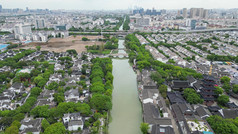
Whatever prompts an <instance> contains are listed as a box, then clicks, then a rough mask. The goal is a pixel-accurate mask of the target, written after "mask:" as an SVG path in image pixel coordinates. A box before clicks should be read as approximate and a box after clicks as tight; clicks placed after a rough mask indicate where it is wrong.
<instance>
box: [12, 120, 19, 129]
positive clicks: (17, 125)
mask: <svg viewBox="0 0 238 134" xmlns="http://www.w3.org/2000/svg"><path fill="white" fill-rule="evenodd" d="M11 126H16V127H17V128H18V129H19V128H20V127H21V123H20V122H19V121H13V122H12V124H11Z"/></svg>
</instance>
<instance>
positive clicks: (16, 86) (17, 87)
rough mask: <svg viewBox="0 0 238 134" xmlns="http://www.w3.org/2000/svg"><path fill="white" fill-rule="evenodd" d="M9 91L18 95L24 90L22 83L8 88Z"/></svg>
mask: <svg viewBox="0 0 238 134" xmlns="http://www.w3.org/2000/svg"><path fill="white" fill-rule="evenodd" d="M9 90H10V91H14V92H16V93H20V92H22V91H23V90H24V85H23V83H18V82H16V83H14V84H13V85H12V86H11V87H10V88H9Z"/></svg>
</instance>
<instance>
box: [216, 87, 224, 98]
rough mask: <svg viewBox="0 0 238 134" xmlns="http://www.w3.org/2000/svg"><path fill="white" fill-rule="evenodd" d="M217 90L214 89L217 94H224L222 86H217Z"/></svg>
mask: <svg viewBox="0 0 238 134" xmlns="http://www.w3.org/2000/svg"><path fill="white" fill-rule="evenodd" d="M215 88H216V90H215V91H214V92H215V94H216V95H217V96H219V95H221V94H223V89H222V88H221V87H218V86H217V87H215Z"/></svg>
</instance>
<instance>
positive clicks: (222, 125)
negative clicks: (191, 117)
mask: <svg viewBox="0 0 238 134" xmlns="http://www.w3.org/2000/svg"><path fill="white" fill-rule="evenodd" d="M207 122H208V123H209V125H210V126H211V128H212V129H213V130H214V132H215V133H216V134H238V127H237V126H236V125H235V124H233V123H232V121H230V120H228V119H223V118H222V117H221V116H218V115H213V116H210V117H208V118H207Z"/></svg>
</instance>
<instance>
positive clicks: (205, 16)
mask: <svg viewBox="0 0 238 134" xmlns="http://www.w3.org/2000/svg"><path fill="white" fill-rule="evenodd" d="M203 18H204V19H207V18H208V10H207V9H204V10H203Z"/></svg>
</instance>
